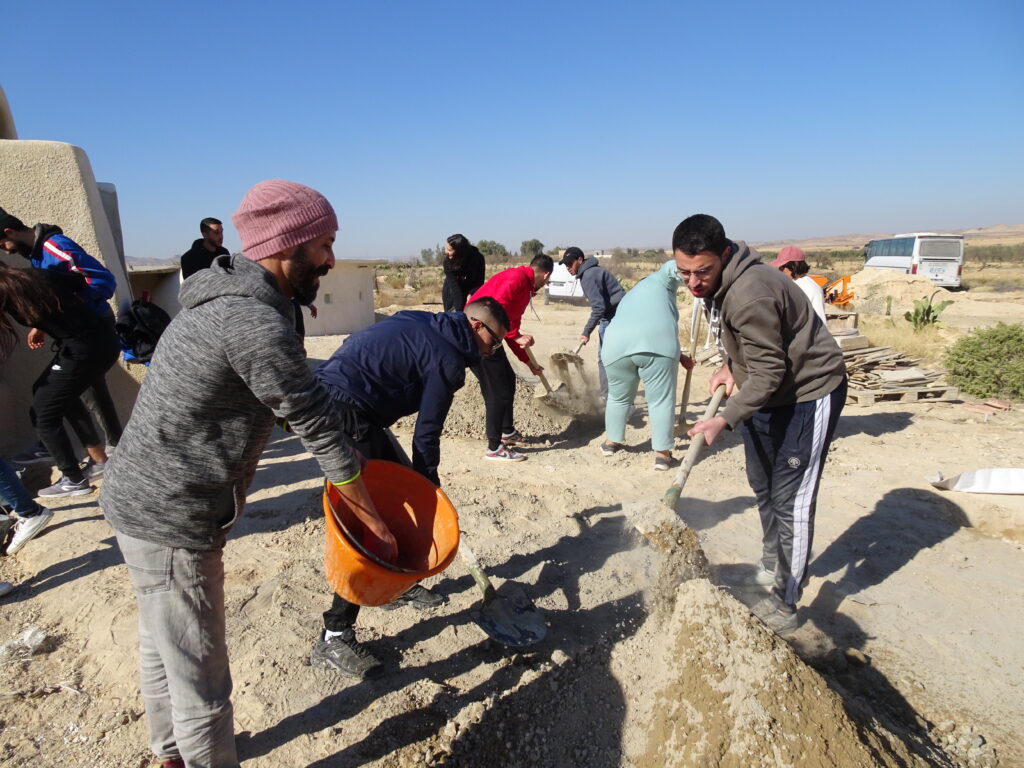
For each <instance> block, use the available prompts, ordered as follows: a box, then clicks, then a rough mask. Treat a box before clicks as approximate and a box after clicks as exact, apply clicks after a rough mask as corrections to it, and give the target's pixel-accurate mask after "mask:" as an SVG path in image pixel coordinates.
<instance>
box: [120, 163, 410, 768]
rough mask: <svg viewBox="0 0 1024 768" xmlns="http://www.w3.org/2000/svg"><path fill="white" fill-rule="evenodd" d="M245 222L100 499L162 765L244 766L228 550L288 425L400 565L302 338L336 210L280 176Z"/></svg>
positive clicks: (167, 343) (326, 263)
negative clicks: (295, 303) (129, 599)
mask: <svg viewBox="0 0 1024 768" xmlns="http://www.w3.org/2000/svg"><path fill="white" fill-rule="evenodd" d="M232 219H233V221H234V224H235V227H236V229H237V230H238V234H239V235H240V236H241V240H242V251H243V253H242V254H241V255H234V256H218V257H216V258H215V259H214V261H213V263H212V264H211V265H210V267H209V269H204V270H201V271H200V272H197V273H196V274H195V275H193V276H192V277H190V278H189V279H188V280H186V281H185V283H184V285H183V286H182V289H181V295H180V300H181V305H182V310H181V312H180V313H179V314H178V316H177V317H175V318H174V320H173V321H172V322H171V324H170V325H169V326H168V328H167V330H166V331H165V332H164V334H163V335H162V336H161V338H160V343H159V344H158V345H157V348H156V352H155V353H154V355H153V362H152V364H151V366H150V368H149V371H148V372H147V375H146V379H145V381H144V382H143V384H142V389H141V390H140V392H139V397H138V400H137V401H136V403H135V409H134V411H133V413H132V417H131V419H130V421H129V422H128V426H127V428H126V429H125V432H124V436H123V438H122V440H121V442H120V444H119V445H118V449H117V452H116V453H115V454H114V455H113V456H112V457H111V459H110V462H109V464H110V466H109V467H108V468H107V470H106V472H105V479H104V484H103V492H102V494H101V496H100V505H101V506H102V507H103V512H104V515H105V516H106V518H107V520H108V522H109V523H110V524H111V526H113V528H114V530H115V532H116V534H117V543H118V546H119V547H120V549H121V553H122V555H123V556H124V560H125V564H126V565H127V566H128V574H129V576H130V577H131V581H132V586H133V587H134V590H135V597H136V601H137V603H138V609H139V670H140V672H139V677H140V687H141V689H142V696H143V699H144V701H145V705H146V717H147V719H148V721H149V738H150V745H151V748H152V750H153V752H154V753H155V754H156V759H157V762H158V765H160V766H164V767H165V768H184V766H185V765H186V764H187V765H190V766H204V768H238V765H239V762H238V756H237V754H236V752H235V736H234V722H233V715H232V707H231V673H230V671H229V669H228V653H227V644H226V641H225V616H224V563H223V557H222V552H223V549H224V543H225V539H226V537H227V535H228V532H229V531H230V530H231V527H232V525H233V524H234V522H235V521H236V520H237V519H238V517H239V516H240V515H241V514H242V509H243V507H244V505H245V494H246V490H247V489H248V487H249V485H250V484H251V482H252V479H253V476H254V474H255V472H256V465H257V463H258V461H259V458H260V454H261V453H262V452H263V448H264V446H265V445H266V443H267V439H268V438H269V436H270V433H271V430H272V429H273V427H274V419H275V417H277V418H284V419H287V421H288V422H289V423H290V425H291V428H292V430H293V431H294V432H295V433H297V434H298V435H299V437H300V438H302V442H303V444H304V445H305V447H306V449H307V450H308V451H309V452H310V453H311V454H313V456H314V457H315V458H316V459H317V461H318V462H319V464H320V467H321V468H322V470H323V472H324V475H325V476H326V477H327V479H328V480H330V481H331V482H332V483H334V484H335V486H336V487H337V488H338V490H339V492H340V493H341V494H342V496H343V497H344V498H345V501H346V503H347V504H348V505H349V507H350V508H351V509H353V510H354V512H355V514H356V515H357V517H359V519H360V521H361V522H363V523H364V524H365V526H366V527H367V528H369V529H370V530H371V531H373V532H374V533H375V534H376V535H377V537H378V538H379V539H380V542H379V546H378V547H377V550H378V551H381V552H383V553H385V556H390V558H391V559H393V558H394V556H395V554H396V553H395V539H394V536H392V534H391V532H390V531H389V530H388V528H387V526H386V525H385V524H384V523H383V521H382V520H381V519H380V517H379V516H378V514H377V510H376V509H375V508H374V505H373V502H372V500H371V499H370V497H369V494H368V493H367V491H366V488H365V486H364V484H363V482H362V480H361V479H360V469H359V462H358V458H357V456H356V455H355V453H354V452H353V450H352V447H351V446H350V444H349V443H348V441H347V440H346V438H345V436H344V434H343V432H342V425H341V423H340V422H339V420H338V414H337V411H336V410H335V408H334V405H333V403H332V402H331V398H330V396H329V395H328V394H327V392H326V391H324V389H323V388H321V387H320V386H319V385H318V384H317V382H316V381H315V380H314V378H313V375H312V373H311V372H310V370H309V367H308V366H307V364H306V356H305V353H304V352H303V349H302V340H301V339H300V338H299V336H298V334H297V333H296V332H295V316H294V310H293V307H292V299H293V298H297V299H298V300H299V301H300V303H302V304H308V303H310V302H311V301H312V300H313V298H314V297H315V296H316V292H317V289H318V287H319V284H320V277H322V276H323V275H326V274H327V272H328V270H330V269H331V268H332V267H333V266H334V251H333V244H334V236H335V232H336V230H337V229H338V220H337V217H336V216H335V213H334V209H333V208H332V207H331V204H330V203H329V202H328V201H327V199H326V198H325V197H324V196H323V195H321V194H320V193H319V192H317V191H316V190H313V189H310V188H309V187H306V186H303V185H301V184H296V183H294V182H290V181H281V180H272V181H264V182H262V183H260V184H257V185H256V186H254V187H253V188H252V189H250V190H249V192H248V193H247V194H246V196H245V198H244V199H243V200H242V203H241V205H240V206H239V208H238V211H237V212H236V213H235V214H234V216H233V217H232Z"/></svg>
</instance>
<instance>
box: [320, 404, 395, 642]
mask: <svg viewBox="0 0 1024 768" xmlns="http://www.w3.org/2000/svg"><path fill="white" fill-rule="evenodd" d="M337 408H338V416H339V418H340V421H341V427H342V431H343V432H344V433H345V435H347V436H348V439H349V442H350V443H351V444H352V446H353V447H354V448H355V449H356V450H358V451H359V452H360V453H361V454H363V456H365V457H366V458H368V459H383V460H384V461H393V462H395V463H396V464H405V465H406V466H411V465H410V464H409V459H408V457H406V456H405V453H404V451H401V452H400V451H398V450H396V449H395V445H394V443H392V442H391V439H390V438H389V437H388V434H387V432H385V431H384V429H382V428H381V427H378V426H377V425H376V424H374V423H373V422H371V421H370V420H369V419H368V418H367V416H366V414H365V413H363V411H361V410H360V409H358V408H356V407H355V406H352V405H348V404H347V403H338V404H337ZM359 608H360V606H358V605H356V604H355V603H350V602H349V601H348V600H346V599H345V598H343V597H341V596H340V595H338V594H337V593H335V595H334V601H333V602H332V603H331V607H330V610H327V611H325V612H324V628H325V629H327V630H329V631H331V632H341V631H342V630H345V629H348V628H349V627H351V626H353V625H354V624H355V623H356V617H357V616H358V615H359Z"/></svg>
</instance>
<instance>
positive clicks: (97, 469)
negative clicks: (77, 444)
mask: <svg viewBox="0 0 1024 768" xmlns="http://www.w3.org/2000/svg"><path fill="white" fill-rule="evenodd" d="M106 468H107V462H105V461H93V460H92V459H89V460H88V461H87V462H85V467H83V469H82V471H83V472H84V473H85V476H86V477H87V478H88V479H89V481H90V482H93V481H95V480H102V479H103V470H105V469H106Z"/></svg>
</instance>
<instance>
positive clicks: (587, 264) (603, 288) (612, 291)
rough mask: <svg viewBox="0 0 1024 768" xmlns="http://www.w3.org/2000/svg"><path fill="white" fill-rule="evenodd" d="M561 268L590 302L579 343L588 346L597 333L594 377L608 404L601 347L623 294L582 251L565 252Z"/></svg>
mask: <svg viewBox="0 0 1024 768" xmlns="http://www.w3.org/2000/svg"><path fill="white" fill-rule="evenodd" d="M562 266H564V267H565V268H566V269H567V270H568V272H569V274H570V275H572V276H573V277H575V278H577V279H578V280H579V281H580V285H581V286H582V287H583V295H584V296H586V297H587V301H589V302H590V317H588V318H587V322H586V324H585V325H584V326H583V333H581V334H580V341H581V342H582V343H584V344H587V343H589V341H590V336H591V334H593V333H594V329H595V328H596V329H597V343H598V347H597V350H598V351H597V374H598V378H599V380H600V382H601V397H602V398H603V399H605V400H607V399H608V374H607V373H606V372H605V370H604V363H603V362H602V361H601V344H603V343H604V332H605V330H606V329H607V328H608V323H610V322H611V321H612V318H613V317H615V309H616V307H618V306H619V302H620V301H622V297H623V296H625V295H626V292H625V291H624V290H623V289H622V286H621V285H619V281H618V280H616V279H615V275H613V274H612V273H611V272H609V271H608V270H607V269H605V268H604V267H602V266H600V265H599V264H598V263H597V259H596V258H595V257H593V256H591V257H590V258H589V259H588V258H586V257H585V256H584V255H583V251H581V250H580V249H579V248H577V247H576V246H572V247H571V248H566V249H565V253H564V254H562Z"/></svg>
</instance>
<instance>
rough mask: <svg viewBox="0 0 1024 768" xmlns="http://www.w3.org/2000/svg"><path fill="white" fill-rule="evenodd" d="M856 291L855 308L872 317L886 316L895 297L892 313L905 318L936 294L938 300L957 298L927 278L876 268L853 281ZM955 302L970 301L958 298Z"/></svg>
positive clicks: (870, 269) (868, 270) (863, 270)
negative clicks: (920, 302) (917, 305)
mask: <svg viewBox="0 0 1024 768" xmlns="http://www.w3.org/2000/svg"><path fill="white" fill-rule="evenodd" d="M850 288H851V289H853V292H854V297H855V298H854V301H853V304H854V308H855V309H856V310H857V311H858V312H863V313H865V314H869V315H884V314H885V310H886V305H887V304H888V301H889V298H890V297H891V298H892V308H891V314H892V315H893V316H894V317H902V316H903V313H904V312H909V311H911V310H913V309H914V302H915V301H917V300H919V299H927V298H928V297H929V296H931V295H932V294H933V293H935V292H936V291H939V295H938V296H936V297H935V300H936V301H941V300H944V299H951V298H954V297H953V296H952V295H951V294H949V292H948V291H946V290H944V289H942V288H939V287H938V286H936V285H935V283H933V282H932V281H931V280H929V279H928V278H927V277H921V276H919V275H905V274H903V273H901V272H897V271H896V270H893V269H878V268H875V267H871V268H866V269H862V270H861V271H860V272H857V273H856V274H854V275H853V276H852V277H851V278H850ZM954 300H955V301H961V300H966V299H965V298H964V297H963V296H962V295H957V296H956V297H955V299H954Z"/></svg>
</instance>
